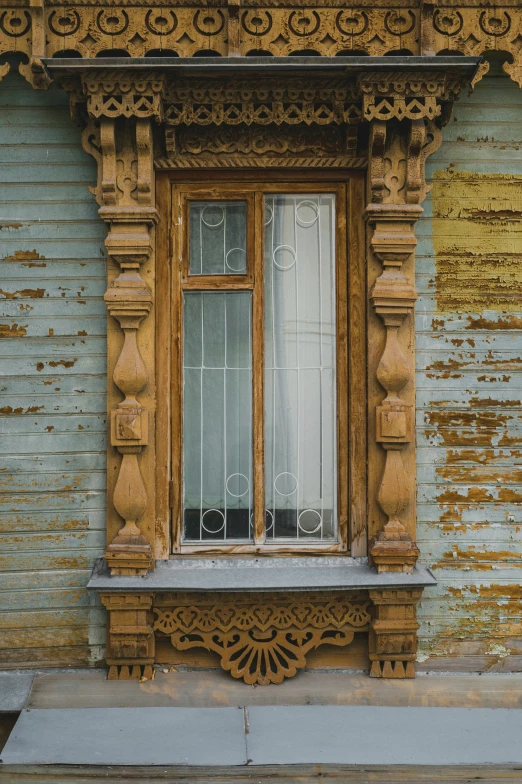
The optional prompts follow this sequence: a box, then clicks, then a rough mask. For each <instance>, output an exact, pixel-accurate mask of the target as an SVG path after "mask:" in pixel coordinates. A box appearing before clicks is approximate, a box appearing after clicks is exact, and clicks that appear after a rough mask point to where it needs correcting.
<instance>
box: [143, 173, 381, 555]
mask: <svg viewBox="0 0 522 784" xmlns="http://www.w3.org/2000/svg"><path fill="white" fill-rule="evenodd" d="M209 179H210V180H212V182H213V183H214V188H213V190H214V191H215V192H217V191H216V188H219V189H220V193H225V192H226V191H227V190H230V189H233V188H234V186H236V187H237V188H238V189H239V190H241V191H250V192H255V191H258V192H260V190H263V191H265V192H269V191H270V190H275V191H278V190H279V191H281V192H282V191H283V190H284V189H285V188H287V189H288V190H290V191H292V190H293V191H295V192H297V191H299V190H302V189H303V188H304V189H305V190H313V189H315V190H316V191H317V190H319V191H321V192H334V193H336V194H337V196H338V202H339V204H338V207H337V228H338V230H337V237H336V249H337V253H336V255H337V259H338V267H337V273H336V274H337V280H338V290H337V295H336V297H337V300H338V308H339V299H340V298H341V297H342V298H345V299H346V300H347V301H348V302H351V303H353V308H350V306H349V305H347V307H346V310H347V322H348V323H347V336H346V340H345V341H344V342H345V343H346V349H345V351H344V356H341V357H340V358H339V361H338V368H339V371H338V372H339V374H340V367H341V363H343V362H345V363H346V375H345V379H344V381H341V382H340V388H341V390H342V392H343V393H344V391H346V405H345V407H344V411H343V414H344V419H345V421H346V425H344V424H343V422H342V417H341V424H340V428H343V427H345V428H346V435H345V437H344V439H343V438H342V436H341V435H340V436H339V445H340V446H341V444H342V441H343V440H344V448H343V456H342V458H341V461H340V465H339V466H338V470H339V471H344V472H345V473H346V478H345V481H344V482H341V483H340V485H341V487H342V492H343V495H344V499H343V501H341V504H340V510H339V515H338V518H339V537H340V538H339V541H338V542H331V543H313V544H312V543H310V544H305V545H302V544H299V543H297V542H296V544H295V545H294V544H288V543H284V544H276V543H274V544H263V543H259V542H258V543H257V544H256V543H254V544H246V543H245V544H241V545H234V544H232V545H214V544H212V545H208V546H205V545H189V544H186V545H182V544H181V542H180V533H181V516H180V512H179V510H180V509H181V499H180V486H181V485H180V477H181V447H182V445H181V440H180V437H179V434H180V432H181V372H180V364H179V363H180V341H181V337H180V335H181V325H180V323H179V318H178V319H176V313H178V314H179V312H180V308H179V297H180V292H181V288H180V281H179V257H180V249H179V239H180V231H179V228H180V227H179V218H178V217H177V208H176V204H175V203H174V202H173V192H174V189H175V188H176V186H180V185H181V184H183V185H184V186H188V187H190V188H192V189H194V190H197V189H201V190H205V189H207V190H208V188H209V185H208V183H209ZM312 180H313V182H312ZM218 184H219V185H218ZM156 193H157V208H158V212H159V216H160V221H159V226H158V230H157V251H156V290H157V292H158V294H159V295H160V296H161V301H159V300H158V297H157V298H156V356H157V357H158V358H160V357H161V361H159V360H158V361H157V363H156V388H157V410H156V416H157V433H158V438H157V440H156V465H157V469H158V468H159V467H160V466H161V469H160V470H157V472H156V498H157V518H156V519H157V526H159V527H160V528H161V529H162V531H161V541H162V543H163V542H166V541H167V542H168V545H167V547H165V546H163V548H162V549H163V553H164V555H163V557H175V555H176V554H177V553H182V554H183V553H185V554H198V555H201V556H204V555H209V554H212V555H215V554H217V553H228V554H235V553H243V554H244V553H251V554H263V555H280V554H284V553H288V554H295V555H299V554H302V555H312V554H314V553H315V554H332V555H341V554H342V555H345V554H347V552H349V553H350V555H352V556H362V555H365V554H366V552H367V523H366V521H367V501H366V499H367V486H366V482H367V476H366V465H367V454H366V450H367V439H366V423H367V415H366V400H367V392H366V366H367V361H366V346H367V336H366V317H365V301H366V280H365V253H364V232H365V227H364V206H365V176H364V172H362V171H356V170H353V171H346V170H345V171H342V170H335V169H332V170H326V171H320V172H318V171H315V172H314V173H313V177H311V176H310V171H306V170H302V169H295V170H292V169H287V170H286V171H284V172H279V173H278V172H275V171H273V170H268V169H267V170H261V171H259V170H258V171H255V172H248V171H245V170H240V171H236V172H234V171H232V172H223V171H222V170H220V171H214V172H211V171H209V170H207V171H204V172H190V173H187V172H165V171H162V172H157V174H156ZM341 275H345V278H346V287H345V288H343V289H341V287H340V285H339V284H340V276H341ZM166 291H168V292H170V300H169V301H167V299H168V298H167V296H166V295H165V292H166ZM343 291H345V292H346V293H345V294H343V293H342V292H343ZM343 306H344V305H343V303H342V301H341V305H340V307H341V308H342V307H343ZM259 317H260V314H259V313H258V314H257V318H259ZM254 318H256V315H255V310H254ZM171 325H172V328H171ZM342 342H343V341H342V340H341V344H342ZM166 368H168V372H166ZM343 387H344V388H345V390H344V389H343ZM169 421H170V422H171V423H172V424H171V429H170V432H169V437H168V438H166V437H165V433H166V432H167V431H166V429H165V428H166V426H167V423H168V422H169ZM166 442H168V443H166ZM340 489H341V488H340ZM341 514H342V515H343V517H344V519H343V518H342V517H341ZM165 518H167V520H165ZM158 533H159V532H158ZM167 553H168V554H167Z"/></svg>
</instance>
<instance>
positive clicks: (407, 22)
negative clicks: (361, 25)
mask: <svg viewBox="0 0 522 784" xmlns="http://www.w3.org/2000/svg"><path fill="white" fill-rule="evenodd" d="M415 21H416V20H415V14H414V13H413V11H407V10H406V9H404V10H401V11H388V13H387V14H386V16H385V17H384V26H385V27H386V29H387V30H388V32H389V33H391V34H392V35H407V34H408V33H411V31H412V30H413V28H414V27H415Z"/></svg>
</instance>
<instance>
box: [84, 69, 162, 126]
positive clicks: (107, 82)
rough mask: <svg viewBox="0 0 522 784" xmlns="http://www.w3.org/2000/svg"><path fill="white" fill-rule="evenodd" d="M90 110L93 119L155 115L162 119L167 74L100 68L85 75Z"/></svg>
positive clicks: (85, 88) (86, 96)
mask: <svg viewBox="0 0 522 784" xmlns="http://www.w3.org/2000/svg"><path fill="white" fill-rule="evenodd" d="M82 87H83V93H84V95H85V98H86V103H87V112H88V114H89V116H90V117H92V118H93V119H99V118H101V117H107V118H109V119H116V118H117V117H127V118H129V117H139V118H140V119H146V118H150V117H154V118H155V119H156V120H161V117H162V112H163V106H162V96H163V91H164V87H165V77H164V76H163V75H162V74H158V73H154V72H152V71H151V72H147V73H141V72H140V73H139V74H136V73H134V72H132V71H128V72H126V73H125V74H121V73H120V72H119V71H109V70H108V71H97V72H96V73H94V74H91V73H89V74H86V75H84V76H82Z"/></svg>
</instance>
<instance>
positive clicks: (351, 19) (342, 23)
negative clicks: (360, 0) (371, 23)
mask: <svg viewBox="0 0 522 784" xmlns="http://www.w3.org/2000/svg"><path fill="white" fill-rule="evenodd" d="M335 24H336V26H337V28H338V30H339V31H340V32H341V33H343V35H362V34H363V33H365V32H366V30H367V29H368V16H367V15H366V14H365V12H364V11H354V10H353V9H349V10H346V11H339V13H338V14H337V18H336V20H335Z"/></svg>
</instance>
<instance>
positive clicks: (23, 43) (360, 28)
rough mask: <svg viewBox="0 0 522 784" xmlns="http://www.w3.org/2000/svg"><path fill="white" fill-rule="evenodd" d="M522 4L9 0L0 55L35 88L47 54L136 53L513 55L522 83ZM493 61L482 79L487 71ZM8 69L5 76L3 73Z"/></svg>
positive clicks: (508, 67) (513, 72) (512, 0)
mask: <svg viewBox="0 0 522 784" xmlns="http://www.w3.org/2000/svg"><path fill="white" fill-rule="evenodd" d="M520 24H521V23H520V13H519V3H518V0H503V2H500V3H498V4H496V5H494V6H491V4H490V3H485V2H484V0H460V2H459V0H433V2H426V3H419V2H413V0H395V2H394V1H393V0H391V1H388V0H386V2H379V3H377V2H373V1H372V0H359V2H356V3H353V2H350V3H348V4H346V3H344V4H339V3H338V2H337V1H336V0H316V1H315V2H307V3H306V5H305V6H303V3H302V2H300V0H284V2H279V0H265V1H264V2H261V3H259V2H258V0H242V2H241V3H239V2H238V0H218V2H216V3H212V5H211V6H209V5H208V3H206V2H204V0H192V2H190V0H188V1H187V2H184V3H177V4H176V5H175V6H173V4H172V3H171V2H169V1H168V0H157V1H156V2H155V3H154V5H153V6H150V5H148V4H144V3H143V2H142V1H141V0H130V1H129V2H126V3H124V4H122V3H121V2H119V1H118V0H105V2H101V3H98V2H93V0H71V2H69V3H67V5H64V4H63V2H62V1H61V0H32V2H31V3H27V2H26V0H7V1H6V2H4V3H2V7H1V8H0V55H2V54H8V53H11V52H20V53H22V54H24V55H25V56H26V58H27V59H28V61H29V62H24V63H22V64H21V65H20V71H21V73H22V74H23V75H24V76H25V78H27V79H28V80H29V81H31V83H32V84H33V85H34V86H35V87H36V88H44V89H45V88H47V87H48V86H49V83H50V80H49V78H48V76H47V74H46V72H45V70H44V68H43V66H42V62H41V61H42V58H45V57H56V56H71V55H73V56H76V57H77V56H80V57H99V56H101V55H103V54H106V53H109V54H110V53H113V52H116V53H123V54H125V55H128V56H130V57H143V56H145V55H151V54H152V55H156V56H161V55H166V56H172V55H178V56H180V57H193V56H195V55H198V54H201V53H205V54H208V53H211V54H213V55H215V56H224V55H229V56H245V55H252V54H256V53H259V54H264V53H269V54H272V55H276V56H287V55H292V54H297V53H302V52H308V53H313V54H318V55H322V56H335V55H343V54H365V55H370V56H373V57H375V56H382V55H386V54H392V55H393V54H404V53H407V54H412V55H431V54H441V53H449V54H452V53H458V54H465V55H481V54H484V53H486V52H494V51H500V52H503V53H506V55H507V58H506V61H505V63H504V65H503V68H504V71H505V72H506V73H507V74H508V75H509V76H510V77H511V79H513V80H514V81H515V82H516V83H517V84H519V85H520V86H522V48H521V47H520V35H521V27H520ZM488 68H489V64H488V63H487V62H485V63H484V64H483V65H482V66H481V68H480V70H479V72H478V74H477V79H479V78H481V77H482V76H483V75H484V74H485V73H486V72H487V70H488ZM2 75H5V72H3V71H1V70H0V77H1V76H2Z"/></svg>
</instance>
